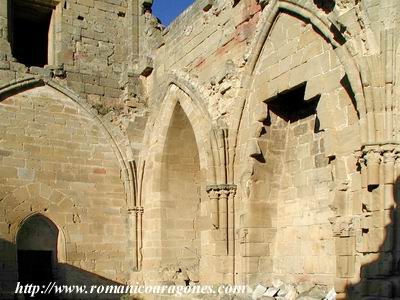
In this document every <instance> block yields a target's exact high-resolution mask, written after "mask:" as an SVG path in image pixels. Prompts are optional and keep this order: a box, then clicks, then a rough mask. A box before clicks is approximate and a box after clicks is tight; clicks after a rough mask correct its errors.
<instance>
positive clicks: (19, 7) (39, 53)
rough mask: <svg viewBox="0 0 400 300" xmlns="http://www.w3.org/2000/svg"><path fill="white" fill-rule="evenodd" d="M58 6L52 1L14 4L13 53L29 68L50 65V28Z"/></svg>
mask: <svg viewBox="0 0 400 300" xmlns="http://www.w3.org/2000/svg"><path fill="white" fill-rule="evenodd" d="M55 4H56V3H55V2H54V1H51V0H50V1H49V0H13V1H11V7H10V8H11V14H10V17H11V20H10V32H11V37H10V42H11V48H12V54H13V56H14V57H15V58H16V59H17V61H18V62H20V63H22V64H24V65H26V66H27V67H31V66H36V67H44V66H45V65H47V64H48V63H49V38H50V35H51V33H52V30H51V28H50V25H51V22H52V16H53V12H54V9H55ZM50 42H53V41H50Z"/></svg>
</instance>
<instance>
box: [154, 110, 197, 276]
mask: <svg viewBox="0 0 400 300" xmlns="http://www.w3.org/2000/svg"><path fill="white" fill-rule="evenodd" d="M161 170H162V173H161V176H162V179H161V180H162V181H161V182H162V185H161V186H162V187H161V190H162V195H163V196H162V201H161V210H162V211H161V217H162V232H161V234H162V239H161V241H162V244H163V245H162V258H163V265H164V266H168V267H170V268H172V269H171V271H175V272H177V273H181V272H182V273H187V274H188V277H186V275H184V277H185V279H186V280H190V281H198V270H199V264H200V246H201V245H200V230H199V226H198V224H199V218H200V205H201V197H200V181H201V179H200V177H201V176H200V162H199V153H198V149H197V143H196V139H195V135H194V131H193V129H192V125H191V124H190V121H189V119H188V117H187V116H186V114H185V112H184V111H183V109H182V107H181V106H180V104H179V103H177V104H176V106H175V109H174V112H173V115H172V119H171V123H170V126H169V128H168V134H167V139H166V144H165V148H164V152H163V156H162V169H161ZM172 273H174V272H172ZM189 274H191V275H189ZM173 277H175V275H174V276H173ZM167 280H173V278H169V279H167Z"/></svg>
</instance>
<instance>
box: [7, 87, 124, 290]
mask: <svg viewBox="0 0 400 300" xmlns="http://www.w3.org/2000/svg"><path fill="white" fill-rule="evenodd" d="M0 115H1V118H0V119H1V120H0V127H1V129H2V132H3V134H2V139H1V141H0V148H1V149H2V156H1V161H0V178H1V179H0V186H1V188H0V191H1V196H0V197H1V199H2V201H1V204H0V205H1V210H2V211H3V212H5V216H3V217H2V220H1V224H2V225H4V227H3V226H2V228H4V230H3V229H2V231H1V236H2V239H3V243H5V242H6V241H7V242H9V243H12V242H13V237H15V235H16V232H17V230H18V227H19V222H21V221H22V220H23V219H24V218H26V215H29V214H32V213H42V214H44V215H45V216H48V218H49V219H51V220H53V221H54V222H55V223H56V224H57V225H58V226H60V228H62V229H63V234H64V235H65V241H64V242H65V247H66V249H67V256H66V259H65V263H68V264H71V265H74V266H77V267H80V268H82V269H83V270H86V271H88V272H94V273H97V274H99V275H101V276H104V277H107V278H112V279H114V280H117V281H120V282H124V281H126V280H127V279H128V276H129V275H128V271H129V268H130V266H129V263H128V264H121V259H123V260H126V259H125V258H126V257H127V255H128V254H127V252H126V251H127V246H128V244H127V240H126V237H127V235H128V231H127V227H126V225H127V218H128V215H127V211H126V202H125V195H124V188H123V185H122V181H121V178H120V171H119V165H118V163H117V161H116V158H115V154H114V152H113V149H112V148H111V146H110V144H109V141H108V138H107V136H106V134H105V132H104V130H103V129H102V128H101V127H100V126H99V125H98V124H96V123H95V122H94V121H93V119H92V118H91V117H90V115H89V114H88V113H87V112H86V111H85V110H84V109H83V107H80V106H79V105H78V104H77V103H74V102H73V101H71V100H70V99H68V98H67V97H65V96H64V95H62V94H60V93H58V92H55V91H52V90H51V89H50V88H47V87H40V88H36V89H33V90H30V91H27V92H23V93H20V94H18V95H16V96H13V97H10V98H8V99H7V100H5V101H3V102H2V103H1V106H0ZM59 251H61V249H59ZM126 261H127V262H128V261H129V260H126ZM6 263H9V264H10V265H12V264H13V263H14V264H15V261H14V262H13V261H7V260H6ZM3 271H4V270H2V272H3ZM10 272H11V273H10V274H9V276H10V279H9V280H10V281H12V280H13V279H12V278H14V275H13V272H16V270H13V271H10ZM70 280H71V281H73V280H74V279H73V278H71V279H70ZM2 282H3V283H4V284H8V282H7V281H6V280H3V281H2ZM14 283H15V282H14Z"/></svg>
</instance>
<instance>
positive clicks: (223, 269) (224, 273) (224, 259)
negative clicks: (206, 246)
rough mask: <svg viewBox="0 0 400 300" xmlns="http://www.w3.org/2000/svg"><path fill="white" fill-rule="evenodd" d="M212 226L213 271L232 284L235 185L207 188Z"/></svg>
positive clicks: (233, 269) (233, 270)
mask: <svg viewBox="0 0 400 300" xmlns="http://www.w3.org/2000/svg"><path fill="white" fill-rule="evenodd" d="M207 193H208V196H209V198H210V205H209V207H210V210H209V211H210V212H211V220H212V224H213V230H212V236H213V237H214V238H213V241H212V243H214V247H213V249H214V251H213V253H210V254H211V255H212V256H213V260H214V262H215V264H216V266H215V271H216V273H218V276H219V278H221V280H223V281H224V282H229V283H232V284H233V283H234V282H235V278H234V276H235V275H234V273H235V246H234V245H235V236H234V233H235V224H234V220H235V217H234V214H235V212H234V206H235V205H234V198H235V194H236V185H230V184H220V185H210V186H208V187H207Z"/></svg>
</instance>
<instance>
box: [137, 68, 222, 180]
mask: <svg viewBox="0 0 400 300" xmlns="http://www.w3.org/2000/svg"><path fill="white" fill-rule="evenodd" d="M162 91H163V92H162V93H161V95H160V99H162V100H161V102H160V103H158V104H157V106H158V107H157V108H156V110H155V114H153V116H152V121H151V122H149V123H148V126H147V128H146V138H145V141H147V143H148V145H149V146H152V145H153V146H155V143H157V145H158V146H160V145H161V146H162V145H164V144H165V139H166V135H167V130H168V125H169V123H170V121H171V118H172V114H173V111H174V108H175V106H176V104H177V103H178V102H179V104H180V105H181V107H182V109H183V111H184V112H185V114H186V115H187V117H188V119H189V121H190V123H191V125H192V127H193V131H194V133H195V137H196V142H197V145H198V150H199V155H200V164H201V168H202V169H203V170H207V177H206V179H207V184H209V185H213V184H220V183H226V182H225V181H226V167H225V161H224V155H225V149H224V141H223V136H222V135H223V133H222V130H223V129H224V128H220V127H219V126H217V125H216V122H215V121H213V120H212V118H211V116H210V114H209V112H208V109H207V107H206V103H207V102H208V101H207V98H206V96H205V95H204V94H203V91H202V87H201V86H200V85H199V84H197V83H196V80H194V79H193V78H189V77H188V75H187V74H180V73H177V72H171V73H170V74H169V75H168V79H167V81H166V83H165V84H164V86H163V88H162ZM162 147H163V146H162Z"/></svg>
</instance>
